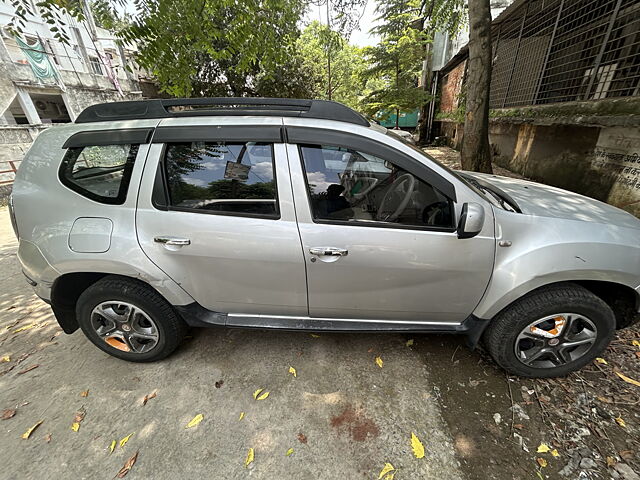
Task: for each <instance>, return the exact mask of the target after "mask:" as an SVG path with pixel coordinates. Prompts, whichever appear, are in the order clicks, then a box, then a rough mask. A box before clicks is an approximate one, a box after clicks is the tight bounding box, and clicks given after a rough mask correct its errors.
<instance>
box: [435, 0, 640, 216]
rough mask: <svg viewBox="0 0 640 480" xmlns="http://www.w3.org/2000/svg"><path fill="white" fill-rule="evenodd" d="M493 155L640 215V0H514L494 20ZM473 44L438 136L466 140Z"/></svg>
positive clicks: (444, 102)
mask: <svg viewBox="0 0 640 480" xmlns="http://www.w3.org/2000/svg"><path fill="white" fill-rule="evenodd" d="M492 37H493V72H492V79H491V97H490V106H491V109H492V110H491V127H490V141H491V146H492V149H493V156H494V162H495V163H497V164H498V165H501V166H504V167H506V168H509V169H511V170H513V171H516V172H518V173H521V174H522V175H525V176H527V177H529V178H531V179H533V180H537V181H542V182H544V183H548V184H551V185H555V186H558V187H561V188H565V189H569V190H572V191H576V192H579V193H582V194H585V195H588V196H591V197H594V198H597V199H599V200H602V201H606V202H608V203H611V204H613V205H616V206H618V207H621V208H623V209H626V210H628V211H630V212H632V213H634V214H635V215H639V216H640V2H638V0H516V1H515V2H514V3H513V4H512V5H510V6H509V7H508V8H507V9H506V10H505V11H504V12H503V13H502V14H501V15H500V16H499V17H498V18H496V19H495V20H494V21H493V23H492ZM467 58H468V50H467V48H466V47H465V48H463V49H461V50H460V51H459V52H458V54H457V55H455V56H454V57H453V58H452V59H451V60H450V61H449V62H448V63H447V64H446V65H445V66H444V67H443V68H442V70H441V72H440V86H439V94H440V106H439V112H438V113H437V115H436V126H435V128H436V130H437V132H435V135H440V136H443V137H445V138H446V139H447V141H448V142H449V143H451V144H452V145H453V146H460V144H461V141H462V126H461V122H462V121H463V116H464V78H465V70H466V61H467Z"/></svg>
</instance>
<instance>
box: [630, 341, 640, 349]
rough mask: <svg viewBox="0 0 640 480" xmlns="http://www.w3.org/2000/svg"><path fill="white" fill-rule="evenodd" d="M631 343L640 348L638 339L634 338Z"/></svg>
mask: <svg viewBox="0 0 640 480" xmlns="http://www.w3.org/2000/svg"><path fill="white" fill-rule="evenodd" d="M631 345H633V346H634V347H638V348H640V341H638V340H633V341H632V342H631Z"/></svg>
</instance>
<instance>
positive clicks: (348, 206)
mask: <svg viewBox="0 0 640 480" xmlns="http://www.w3.org/2000/svg"><path fill="white" fill-rule="evenodd" d="M300 152H301V155H302V160H303V162H304V168H305V172H306V178H307V187H308V189H309V196H310V199H311V208H312V211H313V217H314V219H319V220H338V221H346V222H384V223H393V224H398V225H411V226H421V227H437V228H451V226H452V215H451V212H452V207H451V202H450V201H449V199H448V198H447V197H445V196H444V195H443V194H442V193H440V192H439V191H438V190H437V189H436V188H434V187H432V186H431V185H429V184H428V183H426V182H424V181H422V180H420V179H418V178H417V177H415V176H414V175H412V174H410V173H409V172H407V171H406V170H403V169H402V168H400V167H398V166H396V165H394V164H393V163H391V162H389V161H386V160H383V159H382V158H378V157H376V156H374V155H369V154H368V153H363V152H358V151H355V150H351V149H348V148H343V147H335V146H329V145H303V146H301V147H300Z"/></svg>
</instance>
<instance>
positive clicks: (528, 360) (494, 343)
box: [484, 283, 615, 377]
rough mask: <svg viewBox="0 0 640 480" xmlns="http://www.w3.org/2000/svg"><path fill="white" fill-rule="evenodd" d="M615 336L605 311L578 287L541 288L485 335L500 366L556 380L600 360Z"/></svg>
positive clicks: (503, 314)
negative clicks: (595, 360)
mask: <svg viewBox="0 0 640 480" xmlns="http://www.w3.org/2000/svg"><path fill="white" fill-rule="evenodd" d="M614 331H615V316H614V314H613V311H612V310H611V308H609V306H608V305H607V304H606V303H605V302H604V301H602V300H601V299H600V298H599V297H597V296H595V295H594V294H593V293H591V292H590V291H588V290H587V289H585V288H583V287H581V286H579V285H576V284H569V283H567V284H562V285H554V286H550V287H545V288H542V289H539V290H536V291H535V292H533V293H531V294H529V295H527V296H525V297H523V298H521V299H520V300H518V301H516V302H515V303H513V304H512V305H510V306H509V307H507V308H506V309H505V310H503V311H502V312H500V313H499V314H498V315H497V316H496V318H494V319H493V320H492V322H491V324H490V325H489V328H488V330H487V332H486V333H485V337H484V340H485V345H486V346H487V349H488V350H489V353H490V354H491V356H492V357H493V359H494V360H495V361H496V363H497V364H498V365H500V366H501V367H502V368H504V369H505V370H506V371H507V372H509V373H512V374H514V375H520V376H523V377H559V376H564V375H567V374H568V373H570V372H572V371H575V370H578V369H579V368H582V367H583V366H584V365H586V364H588V363H589V362H591V361H592V360H593V359H594V358H596V357H597V356H599V355H601V354H602V352H603V351H604V349H605V348H606V347H607V345H609V342H610V341H611V339H612V338H613V334H614Z"/></svg>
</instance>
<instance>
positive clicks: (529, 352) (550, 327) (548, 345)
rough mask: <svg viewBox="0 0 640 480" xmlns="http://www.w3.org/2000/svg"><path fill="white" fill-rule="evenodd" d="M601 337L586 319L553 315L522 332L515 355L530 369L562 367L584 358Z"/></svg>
mask: <svg viewBox="0 0 640 480" xmlns="http://www.w3.org/2000/svg"><path fill="white" fill-rule="evenodd" d="M597 337H598V330H597V328H596V327H595V325H594V323H593V322H592V321H591V320H590V319H588V318H587V317H585V316H584V315H581V314H578V313H559V314H555V315H549V316H547V317H544V318H540V319H538V320H535V321H534V322H531V323H530V324H529V325H527V326H526V327H525V328H524V329H523V330H522V331H521V332H520V334H519V335H518V337H517V338H516V342H515V354H516V357H517V358H518V360H520V362H522V363H523V364H525V365H526V366H528V367H532V368H554V367H560V366H562V365H566V364H567V363H570V362H574V361H576V360H578V359H579V358H581V357H583V356H584V355H585V354H586V353H587V352H588V351H589V350H590V349H591V346H592V345H593V344H594V343H595V341H596V339H597Z"/></svg>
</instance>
